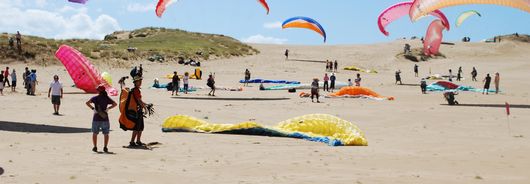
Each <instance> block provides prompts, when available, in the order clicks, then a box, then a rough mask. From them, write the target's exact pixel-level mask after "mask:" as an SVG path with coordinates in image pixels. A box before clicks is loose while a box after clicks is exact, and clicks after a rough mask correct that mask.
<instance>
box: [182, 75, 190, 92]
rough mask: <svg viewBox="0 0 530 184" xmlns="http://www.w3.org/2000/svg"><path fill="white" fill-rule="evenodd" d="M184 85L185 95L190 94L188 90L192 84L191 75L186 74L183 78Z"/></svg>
mask: <svg viewBox="0 0 530 184" xmlns="http://www.w3.org/2000/svg"><path fill="white" fill-rule="evenodd" d="M182 83H183V84H184V94H188V88H189V83H190V73H188V72H186V73H184V77H183V78H182Z"/></svg>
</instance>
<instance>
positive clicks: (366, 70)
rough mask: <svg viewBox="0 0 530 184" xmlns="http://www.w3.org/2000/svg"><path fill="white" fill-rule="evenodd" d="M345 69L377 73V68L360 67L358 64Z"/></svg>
mask: <svg viewBox="0 0 530 184" xmlns="http://www.w3.org/2000/svg"><path fill="white" fill-rule="evenodd" d="M344 70H351V71H358V72H364V73H377V71H375V70H369V69H363V68H359V67H356V66H348V67H344Z"/></svg>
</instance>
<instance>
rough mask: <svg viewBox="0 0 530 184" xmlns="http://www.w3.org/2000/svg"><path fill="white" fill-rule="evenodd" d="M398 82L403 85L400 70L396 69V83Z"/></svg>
mask: <svg viewBox="0 0 530 184" xmlns="http://www.w3.org/2000/svg"><path fill="white" fill-rule="evenodd" d="M398 82H399V84H400V85H403V82H401V70H398V71H396V83H395V84H397V83H398Z"/></svg>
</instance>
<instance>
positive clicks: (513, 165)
mask: <svg viewBox="0 0 530 184" xmlns="http://www.w3.org/2000/svg"><path fill="white" fill-rule="evenodd" d="M405 42H408V43H411V45H412V47H413V48H414V47H420V43H419V40H416V41H403V40H400V41H396V42H392V43H380V44H374V45H337V46H290V45H285V46H279V45H254V47H255V48H257V49H259V50H260V51H261V54H259V55H256V56H250V57H244V58H235V59H225V60H216V61H208V62H204V65H205V66H204V67H203V70H204V74H208V73H210V72H215V73H216V75H217V84H218V85H220V86H227V87H239V86H240V84H238V83H237V82H238V81H239V80H240V79H242V78H243V73H244V70H245V69H246V68H248V69H249V70H250V71H251V72H252V75H253V77H260V78H267V79H285V80H298V81H301V82H303V83H309V82H310V81H311V79H312V78H314V77H318V78H322V76H323V74H324V72H325V71H324V69H325V67H324V65H323V64H322V63H319V62H304V60H307V61H323V60H326V59H333V60H335V59H336V60H338V61H339V64H340V68H342V67H345V66H350V65H355V66H359V67H362V68H370V69H372V68H373V69H376V70H378V71H379V74H366V73H361V75H362V77H363V82H362V85H363V86H366V87H369V88H372V89H374V90H375V91H377V92H378V93H380V94H384V95H387V96H393V97H395V98H396V100H395V101H374V100H368V99H322V101H323V103H320V104H317V103H311V101H310V100H309V99H301V98H298V95H297V94H290V93H287V92H286V91H266V92H263V91H259V90H258V85H257V84H251V87H245V88H244V90H243V91H241V92H230V91H218V92H217V96H219V97H222V98H290V100H280V101H210V100H181V99H172V98H171V97H170V93H167V92H166V91H164V90H154V89H149V88H148V87H149V86H150V85H151V84H152V83H151V82H152V80H153V79H154V78H160V79H162V78H163V76H164V75H166V74H169V73H172V72H173V71H174V70H176V71H178V72H179V73H182V72H185V71H189V72H191V71H192V70H193V68H192V67H184V66H181V65H176V64H159V63H150V62H141V63H144V66H145V67H146V70H147V72H146V74H145V75H146V77H145V80H144V85H143V88H144V89H143V93H144V98H145V101H147V102H152V103H154V104H155V105H156V106H155V108H156V110H157V114H156V115H155V116H153V117H151V118H148V119H147V120H146V130H145V133H144V142H154V141H157V142H161V143H162V145H158V146H157V148H155V149H153V150H150V151H149V150H128V149H124V148H122V146H124V145H126V144H127V143H128V140H129V138H130V132H123V131H122V130H121V129H119V127H118V123H117V117H118V112H117V111H112V112H111V114H110V117H111V118H112V120H111V125H112V130H113V131H112V132H111V134H110V135H111V142H110V148H109V149H110V150H111V151H113V152H115V154H114V155H105V154H95V153H93V152H91V148H92V145H91V141H90V138H91V133H89V132H88V131H89V130H88V131H87V129H89V128H90V125H91V116H92V111H90V110H89V109H88V108H86V107H85V105H84V102H85V101H86V100H88V99H89V98H90V97H91V96H92V95H90V94H83V93H80V91H79V90H78V89H75V88H73V87H71V86H72V85H73V82H72V81H71V79H70V78H69V77H68V74H67V72H66V71H65V70H64V69H63V67H61V66H50V67H46V68H43V67H39V66H30V67H32V68H37V70H38V75H39V81H40V85H39V86H38V93H39V94H38V95H37V96H34V97H29V96H25V95H24V94H23V93H21V92H20V91H21V90H22V88H20V87H19V88H18V90H19V92H18V93H11V92H6V91H8V90H7V89H5V90H4V92H5V94H6V95H5V96H0V104H1V106H0V113H1V115H0V140H2V141H0V167H2V168H3V169H4V171H5V172H4V173H3V174H2V175H1V176H0V181H1V183H104V182H105V183H175V182H178V183H192V182H193V183H407V184H408V183H521V184H524V183H530V175H529V174H528V170H529V169H530V157H529V156H528V153H530V141H529V140H530V139H529V138H530V124H529V123H528V122H530V121H529V120H530V108H528V106H529V105H530V98H529V92H530V86H529V85H528V82H527V81H528V78H529V77H530V75H529V73H528V72H529V71H530V62H529V61H530V60H529V59H528V53H529V52H530V45H529V44H527V43H518V42H504V43H500V44H487V43H457V44H456V45H442V46H441V52H443V53H444V54H445V55H446V56H447V58H446V59H440V60H431V61H429V62H420V63H417V64H418V65H419V66H420V74H421V76H427V75H428V74H429V70H430V71H431V73H440V74H446V73H448V72H447V71H448V69H453V71H455V72H456V71H457V70H458V67H459V66H462V67H463V69H464V77H466V78H470V76H469V73H470V72H471V67H473V66H476V67H477V69H478V72H479V79H482V78H483V77H484V75H485V74H486V73H490V74H494V73H495V72H500V73H501V77H502V81H501V88H502V91H503V92H502V93H501V94H498V95H495V94H491V95H487V96H486V95H482V94H479V93H472V92H462V93H461V94H460V95H458V96H457V99H458V100H459V101H460V103H462V104H465V105H462V106H460V107H453V106H447V105H444V104H445V102H444V100H443V98H442V94H440V93H429V94H427V95H421V93H420V89H419V87H417V86H414V85H403V86H397V85H394V71H395V70H397V69H401V70H402V71H403V74H402V78H403V82H405V83H406V84H418V83H419V81H420V78H416V77H414V74H413V72H412V71H413V65H414V64H415V63H412V62H410V61H406V60H404V59H399V58H396V57H395V56H396V54H397V53H399V52H400V51H402V46H403V44H404V43H405ZM286 48H289V49H290V50H291V58H292V59H293V60H290V61H285V59H284V58H283V52H284V49H286ZM295 60H302V61H295ZM23 67H25V65H23V64H11V68H15V69H17V71H18V72H19V73H22V70H23ZM98 68H99V69H100V70H101V71H108V72H110V73H111V74H112V75H113V77H114V79H118V78H119V77H120V76H125V75H127V74H128V73H129V70H128V69H125V68H112V67H109V66H98ZM54 74H58V75H59V76H61V80H62V82H63V84H64V86H66V87H65V91H66V92H68V94H66V95H65V97H64V99H63V105H62V106H61V108H62V109H61V113H63V114H64V115H63V116H53V115H52V112H53V111H52V106H51V104H50V102H49V99H48V98H47V97H46V92H47V87H48V85H49V81H51V79H52V76H53V75H54ZM355 74H356V72H353V71H344V70H340V71H339V72H337V76H338V80H339V81H346V80H347V79H348V78H352V79H353V78H354V75H355ZM162 80H163V81H164V82H169V80H167V79H162ZM128 84H129V85H130V81H129V83H128ZM460 84H464V85H469V86H474V87H478V88H480V87H481V86H482V84H481V83H479V82H472V81H470V80H465V81H462V82H461V83H460ZM191 85H195V86H205V85H206V81H205V80H203V81H195V80H192V81H191ZM207 93H208V91H205V90H199V91H198V92H195V93H191V94H189V95H184V96H185V97H194V98H201V97H206V96H207V95H206V94H207ZM114 99H116V98H114ZM505 102H509V103H512V104H514V105H518V106H514V108H513V109H512V116H511V117H510V126H511V131H509V130H508V126H507V118H506V114H505V112H504V109H503V108H502V105H503V104H504V103H505ZM311 113H327V114H331V115H335V116H338V117H340V118H343V119H346V120H348V121H351V122H354V123H356V124H357V125H358V126H359V128H361V130H363V131H364V132H365V134H366V137H367V139H368V143H369V146H367V147H330V146H327V145H325V144H322V143H316V142H309V141H304V140H297V139H288V138H270V137H260V136H238V135H207V134H206V135H205V134H191V133H162V132H161V127H160V125H161V124H162V122H163V121H164V119H165V118H166V117H168V116H171V115H175V114H186V115H190V116H194V117H198V118H208V121H209V122H215V123H237V122H242V121H248V120H253V121H257V122H260V123H262V124H266V125H273V124H274V123H276V122H279V121H282V120H285V119H289V118H292V117H295V116H299V115H304V114H311ZM41 125H42V126H41ZM100 149H101V148H100Z"/></svg>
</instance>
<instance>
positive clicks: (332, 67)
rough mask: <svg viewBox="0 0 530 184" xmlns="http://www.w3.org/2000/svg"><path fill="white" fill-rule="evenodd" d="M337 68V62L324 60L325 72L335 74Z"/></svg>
mask: <svg viewBox="0 0 530 184" xmlns="http://www.w3.org/2000/svg"><path fill="white" fill-rule="evenodd" d="M338 68H339V63H338V61H337V60H335V62H333V61H329V60H326V71H327V72H337V69H338Z"/></svg>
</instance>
